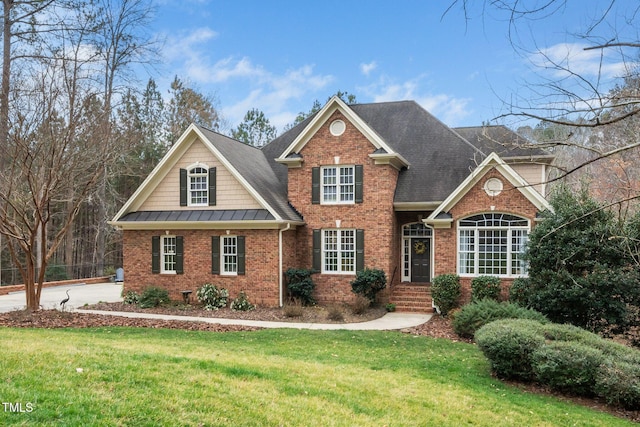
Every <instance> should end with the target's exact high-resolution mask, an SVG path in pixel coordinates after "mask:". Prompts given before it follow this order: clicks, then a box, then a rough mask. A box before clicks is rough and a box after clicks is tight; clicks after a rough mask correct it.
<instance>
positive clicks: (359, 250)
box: [356, 230, 364, 271]
mask: <svg viewBox="0 0 640 427" xmlns="http://www.w3.org/2000/svg"><path fill="white" fill-rule="evenodd" d="M361 270H364V230H356V271H361Z"/></svg>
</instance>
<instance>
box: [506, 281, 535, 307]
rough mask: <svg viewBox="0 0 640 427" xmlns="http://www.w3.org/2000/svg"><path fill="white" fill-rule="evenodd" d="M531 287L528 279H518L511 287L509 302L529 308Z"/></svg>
mask: <svg viewBox="0 0 640 427" xmlns="http://www.w3.org/2000/svg"><path fill="white" fill-rule="evenodd" d="M530 289H531V285H530V283H529V279H528V278H526V277H518V278H517V279H515V280H514V281H513V283H512V284H511V286H510V287H509V301H511V302H514V303H516V304H518V305H521V306H522V307H526V306H527V301H529V298H530V297H529V292H530Z"/></svg>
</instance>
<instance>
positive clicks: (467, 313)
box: [453, 299, 548, 338]
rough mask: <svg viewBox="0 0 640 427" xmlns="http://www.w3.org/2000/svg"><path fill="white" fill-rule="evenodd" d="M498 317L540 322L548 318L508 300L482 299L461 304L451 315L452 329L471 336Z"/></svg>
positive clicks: (465, 335) (466, 336)
mask: <svg viewBox="0 0 640 427" xmlns="http://www.w3.org/2000/svg"><path fill="white" fill-rule="evenodd" d="M498 319H531V320H537V321H538V322H541V323H546V322H547V321H548V320H547V318H546V317H545V316H544V315H543V314H542V313H538V312H537V311H535V310H531V309H528V308H524V307H520V306H519V305H517V304H513V303H510V302H498V301H495V300H492V299H483V300H481V301H476V302H472V303H471V304H467V305H465V306H463V307H462V308H461V309H460V310H459V311H458V312H457V313H456V315H455V316H453V329H454V330H455V332H456V334H458V335H460V336H461V337H465V338H471V337H473V334H475V333H476V331H477V330H478V329H480V328H481V327H482V326H484V325H486V324H487V323H490V322H493V321H494V320H498Z"/></svg>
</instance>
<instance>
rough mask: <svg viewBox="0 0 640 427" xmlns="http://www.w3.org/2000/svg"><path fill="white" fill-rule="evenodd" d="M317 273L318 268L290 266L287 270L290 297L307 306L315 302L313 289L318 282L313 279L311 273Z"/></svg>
mask: <svg viewBox="0 0 640 427" xmlns="http://www.w3.org/2000/svg"><path fill="white" fill-rule="evenodd" d="M315 273H317V271H316V270H313V269H306V268H290V269H288V270H287V271H285V273H284V274H285V275H286V276H287V290H288V291H289V298H290V299H292V300H296V301H299V302H300V303H301V304H302V305H305V306H306V305H313V304H315V303H316V300H315V299H314V298H313V291H314V290H315V288H316V284H315V283H314V282H313V279H311V275H312V274H315Z"/></svg>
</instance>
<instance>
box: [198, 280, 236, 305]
mask: <svg viewBox="0 0 640 427" xmlns="http://www.w3.org/2000/svg"><path fill="white" fill-rule="evenodd" d="M196 297H197V298H198V301H200V302H201V303H202V305H204V308H205V310H214V311H215V310H218V309H220V308H223V307H226V306H227V299H228V298H229V291H228V290H226V289H225V288H218V287H217V286H216V285H213V284H211V283H205V284H204V285H202V286H200V287H199V288H198V290H197V291H196Z"/></svg>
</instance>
